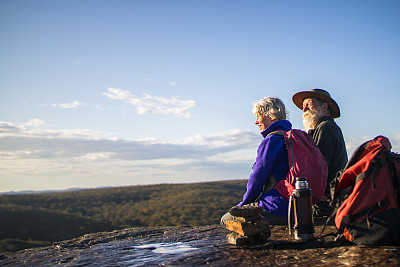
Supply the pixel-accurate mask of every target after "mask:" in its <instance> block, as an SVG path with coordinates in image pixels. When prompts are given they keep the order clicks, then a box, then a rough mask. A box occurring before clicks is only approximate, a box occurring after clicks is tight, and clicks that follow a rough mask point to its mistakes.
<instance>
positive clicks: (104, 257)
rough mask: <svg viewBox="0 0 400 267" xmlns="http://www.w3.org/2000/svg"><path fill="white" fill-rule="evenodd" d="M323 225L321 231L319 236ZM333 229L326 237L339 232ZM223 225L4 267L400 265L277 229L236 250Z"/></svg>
mask: <svg viewBox="0 0 400 267" xmlns="http://www.w3.org/2000/svg"><path fill="white" fill-rule="evenodd" d="M321 229H322V225H321V224H319V225H317V226H316V233H319V232H320V231H321ZM335 232H336V228H335V227H334V226H331V225H329V226H327V228H326V230H325V232H324V235H325V234H330V233H335ZM228 233H229V230H227V229H226V228H224V227H220V226H218V225H210V226H200V227H150V228H129V229H123V230H116V231H113V232H102V233H93V234H88V235H85V236H82V237H80V238H75V239H72V240H66V241H62V242H57V243H55V244H54V246H49V247H42V248H34V249H27V250H24V251H19V252H14V253H11V252H10V253H0V266H56V265H60V266H158V265H162V266H207V265H208V266H218V267H219V266H302V265H310V266H337V267H339V266H400V247H397V246H382V247H359V246H355V245H354V244H352V243H348V242H339V241H338V242H334V241H333V237H334V236H333V235H331V236H329V235H328V236H325V238H319V239H316V240H313V241H309V242H298V241H295V240H294V239H293V237H291V236H289V235H288V229H287V226H273V227H272V226H271V236H270V237H269V238H268V240H267V241H266V242H264V243H262V244H256V245H240V246H239V245H235V246H234V245H230V244H229V243H228V242H227V240H226V236H227V234H228Z"/></svg>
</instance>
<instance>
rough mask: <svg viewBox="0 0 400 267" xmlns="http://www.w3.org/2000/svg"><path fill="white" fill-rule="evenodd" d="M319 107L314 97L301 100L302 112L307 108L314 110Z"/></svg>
mask: <svg viewBox="0 0 400 267" xmlns="http://www.w3.org/2000/svg"><path fill="white" fill-rule="evenodd" d="M319 108H320V106H319V103H318V102H317V100H316V99H315V98H306V99H304V100H303V112H306V111H307V110H311V111H314V112H316V111H317V109H319Z"/></svg>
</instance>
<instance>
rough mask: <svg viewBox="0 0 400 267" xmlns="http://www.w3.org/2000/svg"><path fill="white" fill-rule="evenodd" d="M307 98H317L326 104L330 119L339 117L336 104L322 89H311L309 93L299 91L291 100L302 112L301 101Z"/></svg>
mask: <svg viewBox="0 0 400 267" xmlns="http://www.w3.org/2000/svg"><path fill="white" fill-rule="evenodd" d="M309 97H315V98H319V99H321V100H322V101H324V102H326V103H328V106H329V111H330V112H331V115H332V117H334V118H339V117H340V109H339V106H338V104H337V103H336V102H335V100H333V99H332V97H331V95H330V94H329V93H328V92H327V91H325V90H323V89H311V90H309V91H301V92H298V93H295V94H294V95H293V97H292V100H293V103H294V104H295V105H296V106H297V107H298V108H299V109H301V110H303V101H304V99H306V98H309Z"/></svg>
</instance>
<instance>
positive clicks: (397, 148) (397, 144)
mask: <svg viewBox="0 0 400 267" xmlns="http://www.w3.org/2000/svg"><path fill="white" fill-rule="evenodd" d="M386 137H387V138H388V139H389V141H390V143H391V144H392V151H393V152H396V153H399V152H400V133H395V134H393V135H391V136H386ZM374 138H375V136H368V135H363V136H361V137H358V138H354V137H350V138H346V140H345V141H346V149H347V153H348V155H349V158H350V157H351V155H352V154H353V152H354V150H356V149H357V148H358V147H359V146H361V145H362V144H363V143H365V142H367V141H369V140H372V139H374Z"/></svg>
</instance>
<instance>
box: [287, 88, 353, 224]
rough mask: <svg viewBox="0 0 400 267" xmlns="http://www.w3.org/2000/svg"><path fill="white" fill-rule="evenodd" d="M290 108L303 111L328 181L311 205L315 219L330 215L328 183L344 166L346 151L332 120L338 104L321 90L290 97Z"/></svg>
mask: <svg viewBox="0 0 400 267" xmlns="http://www.w3.org/2000/svg"><path fill="white" fill-rule="evenodd" d="M292 99H293V102H294V104H295V105H296V106H297V107H298V108H300V109H301V110H303V125H304V127H305V128H306V130H308V133H309V134H310V135H311V136H312V138H313V139H314V141H315V143H316V145H317V146H318V148H319V149H320V151H321V153H322V155H324V157H325V159H326V162H327V164H328V180H327V183H326V190H325V195H324V197H323V198H322V199H321V200H320V201H318V202H317V203H316V204H315V205H314V215H315V216H317V217H321V216H327V215H330V214H331V213H332V211H333V208H332V207H329V201H330V183H331V182H332V180H333V179H334V178H335V176H336V174H337V173H338V171H340V170H342V169H344V167H345V165H346V163H347V160H348V159H347V151H346V145H345V142H344V138H343V134H342V130H341V129H340V127H339V126H338V125H337V124H336V123H335V121H334V119H335V118H339V117H340V109H339V106H338V104H337V103H336V102H335V100H333V99H332V98H331V96H330V94H329V93H328V92H327V91H325V90H323V89H311V90H309V91H302V92H298V93H296V94H294V95H293V98H292Z"/></svg>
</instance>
